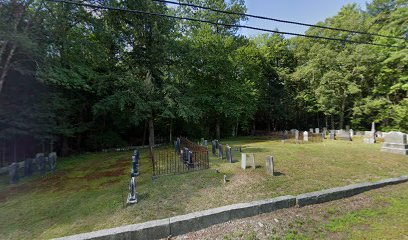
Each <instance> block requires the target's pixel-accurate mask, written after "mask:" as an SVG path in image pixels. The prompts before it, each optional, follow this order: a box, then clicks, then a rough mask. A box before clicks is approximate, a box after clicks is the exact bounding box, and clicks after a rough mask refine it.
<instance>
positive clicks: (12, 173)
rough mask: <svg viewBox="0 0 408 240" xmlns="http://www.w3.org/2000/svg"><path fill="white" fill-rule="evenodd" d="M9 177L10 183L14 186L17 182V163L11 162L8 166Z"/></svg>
mask: <svg viewBox="0 0 408 240" xmlns="http://www.w3.org/2000/svg"><path fill="white" fill-rule="evenodd" d="M9 177H10V183H11V184H15V183H17V182H18V179H19V177H18V163H15V162H13V163H12V164H10V166H9Z"/></svg>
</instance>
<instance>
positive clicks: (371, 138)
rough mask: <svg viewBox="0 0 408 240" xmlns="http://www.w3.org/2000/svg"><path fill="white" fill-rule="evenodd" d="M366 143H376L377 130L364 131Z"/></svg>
mask: <svg viewBox="0 0 408 240" xmlns="http://www.w3.org/2000/svg"><path fill="white" fill-rule="evenodd" d="M363 140H364V143H368V144H374V143H375V142H376V141H375V132H373V131H365V132H364V139H363Z"/></svg>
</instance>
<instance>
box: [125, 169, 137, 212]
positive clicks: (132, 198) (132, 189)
mask: <svg viewBox="0 0 408 240" xmlns="http://www.w3.org/2000/svg"><path fill="white" fill-rule="evenodd" d="M127 203H128V204H135V203H137V192H136V179H135V173H134V172H132V173H131V174H130V183H129V194H128V199H127Z"/></svg>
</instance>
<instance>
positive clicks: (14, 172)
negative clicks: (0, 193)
mask: <svg viewBox="0 0 408 240" xmlns="http://www.w3.org/2000/svg"><path fill="white" fill-rule="evenodd" d="M21 163H23V164H20V163H16V162H14V163H12V164H10V166H9V167H8V171H9V177H10V183H13V184H14V183H17V182H18V180H19V178H20V176H19V169H20V168H24V176H25V177H29V176H31V175H33V173H34V171H35V168H34V163H35V164H36V165H37V169H38V172H40V173H41V174H45V173H46V172H47V170H49V171H52V172H55V170H56V169H57V153H56V152H51V153H49V154H48V157H46V156H45V154H44V153H37V154H36V155H35V158H34V159H32V158H27V159H26V160H24V162H21ZM47 163H48V164H47ZM21 165H22V166H21ZM47 166H48V168H47Z"/></svg>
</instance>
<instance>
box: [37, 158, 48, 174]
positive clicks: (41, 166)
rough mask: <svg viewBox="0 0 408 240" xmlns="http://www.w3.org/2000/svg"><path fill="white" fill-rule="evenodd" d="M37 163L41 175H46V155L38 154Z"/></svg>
mask: <svg viewBox="0 0 408 240" xmlns="http://www.w3.org/2000/svg"><path fill="white" fill-rule="evenodd" d="M35 163H36V164H37V168H38V171H39V172H40V173H42V174H44V173H45V172H46V171H47V169H46V165H45V156H44V153H37V154H36V155H35Z"/></svg>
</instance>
